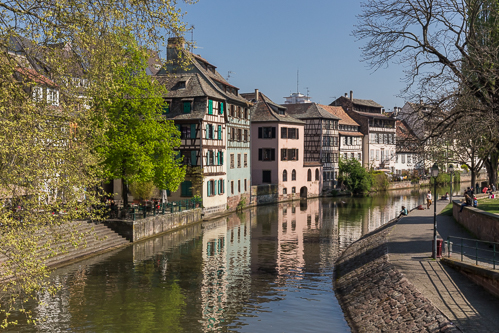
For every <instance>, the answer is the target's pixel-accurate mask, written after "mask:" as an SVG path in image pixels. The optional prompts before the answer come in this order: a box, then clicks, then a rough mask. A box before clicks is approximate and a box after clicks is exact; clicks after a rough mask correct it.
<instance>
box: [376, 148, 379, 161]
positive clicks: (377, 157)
mask: <svg viewBox="0 0 499 333" xmlns="http://www.w3.org/2000/svg"><path fill="white" fill-rule="evenodd" d="M376 161H379V150H376Z"/></svg>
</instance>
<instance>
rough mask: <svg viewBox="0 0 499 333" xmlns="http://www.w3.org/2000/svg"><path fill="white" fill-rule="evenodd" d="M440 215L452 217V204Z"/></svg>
mask: <svg viewBox="0 0 499 333" xmlns="http://www.w3.org/2000/svg"><path fill="white" fill-rule="evenodd" d="M439 215H447V216H452V204H451V203H449V204H448V205H447V206H445V208H444V209H442V211H441V212H440V214H439Z"/></svg>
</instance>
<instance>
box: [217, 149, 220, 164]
mask: <svg viewBox="0 0 499 333" xmlns="http://www.w3.org/2000/svg"><path fill="white" fill-rule="evenodd" d="M217 165H220V152H217Z"/></svg>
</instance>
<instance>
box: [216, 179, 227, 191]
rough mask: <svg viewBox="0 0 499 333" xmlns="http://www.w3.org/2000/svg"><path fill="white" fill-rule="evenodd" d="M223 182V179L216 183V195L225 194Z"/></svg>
mask: <svg viewBox="0 0 499 333" xmlns="http://www.w3.org/2000/svg"><path fill="white" fill-rule="evenodd" d="M224 184H225V182H224V180H223V179H220V180H219V181H218V194H224V193H225V188H224Z"/></svg>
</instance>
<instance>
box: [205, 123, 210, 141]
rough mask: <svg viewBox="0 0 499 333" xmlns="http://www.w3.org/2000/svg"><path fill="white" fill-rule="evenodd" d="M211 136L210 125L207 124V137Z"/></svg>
mask: <svg viewBox="0 0 499 333" xmlns="http://www.w3.org/2000/svg"><path fill="white" fill-rule="evenodd" d="M209 138H210V125H206V139H209Z"/></svg>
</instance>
